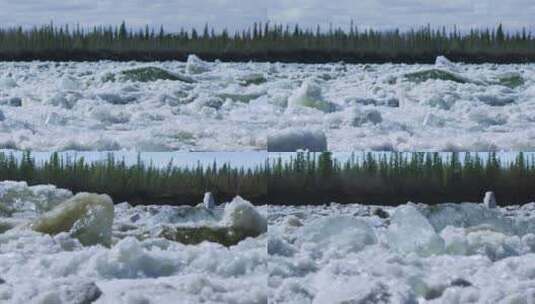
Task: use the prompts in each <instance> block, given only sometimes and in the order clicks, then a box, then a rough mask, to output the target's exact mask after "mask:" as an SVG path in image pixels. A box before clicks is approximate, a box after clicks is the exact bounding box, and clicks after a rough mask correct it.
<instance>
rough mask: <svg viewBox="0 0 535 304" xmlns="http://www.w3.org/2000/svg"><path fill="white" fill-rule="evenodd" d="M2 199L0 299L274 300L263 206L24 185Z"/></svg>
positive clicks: (8, 189)
mask: <svg viewBox="0 0 535 304" xmlns="http://www.w3.org/2000/svg"><path fill="white" fill-rule="evenodd" d="M65 200H66V201H65ZM0 202H1V203H0V204H1V205H0V206H2V207H5V208H4V209H5V210H1V211H0V303H14V304H18V303H21V304H22V303H54V304H74V303H77V304H80V303H114V304H115V303H119V304H120V303H125V304H131V303H154V304H156V303H158V304H159V303H177V301H178V302H180V303H244V304H246V303H259V304H263V303H267V294H268V290H267V283H266V282H267V277H268V271H267V249H266V244H267V235H266V233H265V232H266V231H267V222H266V217H267V207H265V206H260V207H253V206H252V205H251V204H250V203H249V202H247V201H245V200H243V199H242V198H239V197H237V198H236V199H234V200H233V201H232V202H230V203H224V204H222V205H219V206H216V207H215V208H213V209H210V210H209V209H206V208H204V207H203V206H202V204H200V205H199V206H196V207H172V206H155V205H154V206H136V207H132V206H130V205H129V204H128V203H126V202H124V203H120V204H116V205H115V206H111V205H110V203H111V202H110V201H109V198H108V197H107V196H98V195H94V194H77V195H74V196H73V193H71V192H70V191H66V190H62V189H57V188H55V187H54V186H45V185H42V186H32V187H28V186H27V185H26V183H24V182H1V183H0ZM110 208H111V210H110ZM109 216H112V218H109ZM110 220H111V221H112V222H110ZM109 225H112V226H111V227H109ZM37 226H40V227H37ZM43 226H46V228H47V229H40V228H43ZM58 228H62V229H58ZM63 228H66V229H63ZM110 228H111V230H110ZM171 228H174V229H178V230H179V229H181V228H184V229H188V231H189V232H191V233H192V235H193V234H194V233H195V232H196V231H205V232H206V231H208V232H210V231H211V230H210V229H214V230H217V229H229V230H231V231H234V232H238V233H242V232H243V231H245V232H246V233H244V234H245V235H246V237H245V238H244V239H241V240H238V241H237V242H236V243H235V244H231V245H228V246H225V245H223V244H219V243H217V242H215V241H214V242H208V241H205V242H199V243H197V244H195V245H186V244H183V243H180V242H176V241H173V240H170V239H166V238H165V236H164V235H162V231H165V229H171ZM32 229H33V230H32ZM203 229H204V230H203ZM34 230H39V231H43V232H45V233H39V232H36V231H34ZM45 230H46V231H45ZM108 232H109V233H111V235H107V233H108ZM97 236H98V237H102V238H103V239H107V238H111V242H110V243H106V242H96V244H95V242H92V240H94V238H95V237H97ZM194 236H196V237H198V235H197V234H194ZM202 236H203V235H201V237H202ZM208 236H210V235H208ZM88 240H89V242H87V241H88ZM84 244H85V245H84Z"/></svg>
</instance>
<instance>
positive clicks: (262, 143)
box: [0, 56, 535, 151]
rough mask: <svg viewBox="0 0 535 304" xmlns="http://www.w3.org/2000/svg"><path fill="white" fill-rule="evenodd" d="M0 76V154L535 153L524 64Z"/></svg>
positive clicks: (208, 67) (56, 68)
mask: <svg viewBox="0 0 535 304" xmlns="http://www.w3.org/2000/svg"><path fill="white" fill-rule="evenodd" d="M0 71H1V72H0V148H11V149H34V150H121V149H126V150H144V151H172V150H181V151H189V150H197V151H198V150H202V151H230V150H232V151H243V150H263V149H265V148H266V147H267V146H268V143H267V138H268V137H272V138H278V135H279V133H281V132H282V134H283V135H285V136H286V135H287V134H297V135H299V134H303V132H305V131H307V132H308V131H310V130H312V131H313V132H314V134H315V135H314V136H315V138H321V137H323V136H325V137H326V139H327V146H328V149H329V150H332V151H348V150H398V151H423V150H439V151H441V150H448V151H452V150H463V151H489V150H528V149H533V148H535V146H534V144H533V143H534V141H533V137H534V136H535V124H534V123H533V122H534V119H533V113H535V101H534V100H535V98H533V97H534V96H535V89H534V77H533V75H534V72H535V69H534V65H529V64H526V65H495V64H481V65H472V64H460V63H452V62H450V61H448V60H447V59H445V58H443V57H440V58H438V59H437V63H436V64H435V65H403V64H381V65H362V64H360V65H359V64H357V65H351V64H342V63H336V64H314V65H309V64H282V63H221V62H214V63H209V62H203V61H202V60H200V59H199V58H197V57H195V56H191V57H190V58H189V59H188V62H187V63H183V62H153V63H140V62H126V63H119V62H109V61H103V62H98V63H88V62H81V63H74V62H63V63H53V62H31V63H15V62H4V63H0ZM286 137H287V136H286ZM286 140H289V141H290V143H286V144H285V146H290V147H294V146H296V144H295V143H294V144H292V141H293V139H292V138H286ZM295 140H297V141H299V140H301V139H300V137H298V138H297V139H295ZM297 148H299V147H297Z"/></svg>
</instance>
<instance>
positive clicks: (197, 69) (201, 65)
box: [186, 55, 210, 74]
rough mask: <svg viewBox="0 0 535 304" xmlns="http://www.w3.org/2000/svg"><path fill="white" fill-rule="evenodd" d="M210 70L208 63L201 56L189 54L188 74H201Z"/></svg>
mask: <svg viewBox="0 0 535 304" xmlns="http://www.w3.org/2000/svg"><path fill="white" fill-rule="evenodd" d="M209 70H210V69H209V68H208V64H207V63H206V62H204V61H202V60H201V59H200V58H199V57H197V56H196V55H189V56H188V61H187V63H186V72H188V74H201V73H204V72H208V71H209Z"/></svg>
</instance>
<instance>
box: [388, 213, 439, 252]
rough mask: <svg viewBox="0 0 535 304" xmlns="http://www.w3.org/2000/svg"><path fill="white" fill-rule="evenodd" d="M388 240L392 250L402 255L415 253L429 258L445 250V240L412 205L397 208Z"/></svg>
mask: <svg viewBox="0 0 535 304" xmlns="http://www.w3.org/2000/svg"><path fill="white" fill-rule="evenodd" d="M387 239H388V244H389V245H390V246H391V247H392V248H394V249H396V250H398V251H400V252H402V253H411V252H415V253H418V254H420V255H422V256H429V255H434V254H439V253H441V252H442V251H443V250H444V240H442V238H440V236H438V235H437V233H436V232H435V229H434V228H433V226H431V224H430V223H429V222H428V221H427V219H426V218H425V217H424V216H423V215H422V214H421V213H420V212H419V211H418V209H416V208H415V207H414V206H411V205H405V206H401V207H398V208H396V211H395V212H394V214H393V215H392V222H391V224H390V226H389V227H388V233H387Z"/></svg>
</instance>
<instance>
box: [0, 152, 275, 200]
mask: <svg viewBox="0 0 535 304" xmlns="http://www.w3.org/2000/svg"><path fill="white" fill-rule="evenodd" d="M265 169H266V168H265V166H258V167H256V168H247V169H246V168H235V167H232V166H230V165H228V164H223V165H218V164H217V163H214V164H213V165H212V166H202V165H197V166H195V167H193V168H188V167H177V166H173V165H172V164H171V163H170V164H169V165H168V166H167V167H166V168H164V169H160V168H156V167H154V166H152V165H146V164H144V163H143V161H141V159H139V158H138V161H137V164H135V165H133V166H127V165H126V164H125V162H124V160H116V159H114V157H113V155H112V154H110V155H109V156H108V159H107V160H106V161H104V162H91V163H90V162H87V161H85V160H84V159H83V158H79V159H76V160H73V159H70V158H68V157H66V158H62V157H60V156H59V155H58V154H57V153H54V154H52V156H51V157H50V159H49V160H48V161H46V162H44V163H43V164H38V165H37V164H36V163H35V160H34V159H33V158H32V156H31V153H30V152H25V153H24V154H23V156H22V158H20V159H17V158H16V157H15V156H14V155H13V154H6V153H0V181H1V180H16V181H26V182H28V184H30V185H37V184H53V185H56V186H58V187H60V188H66V189H69V190H71V191H73V192H96V193H107V194H109V195H110V196H111V197H112V198H113V199H114V201H115V202H122V201H128V202H129V203H131V204H141V203H144V204H147V203H162V204H163V203H165V204H189V205H192V204H198V203H200V202H202V198H203V195H204V193H205V192H207V191H210V192H212V193H213V194H214V195H215V197H216V199H217V200H218V201H220V202H221V201H229V200H231V199H232V198H233V197H234V196H235V195H241V196H242V197H244V198H245V199H248V200H250V201H251V202H253V203H259V204H265V203H266V194H267V175H266V170H265Z"/></svg>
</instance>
